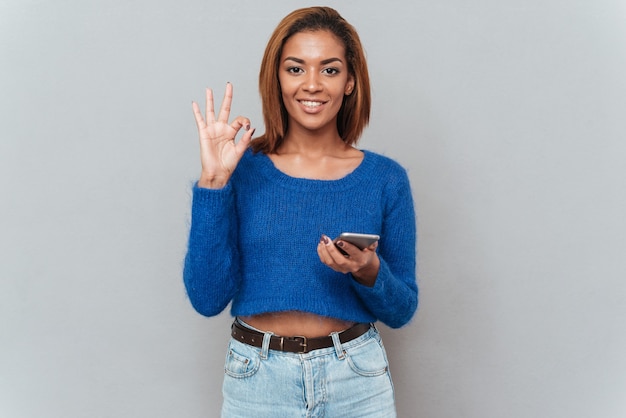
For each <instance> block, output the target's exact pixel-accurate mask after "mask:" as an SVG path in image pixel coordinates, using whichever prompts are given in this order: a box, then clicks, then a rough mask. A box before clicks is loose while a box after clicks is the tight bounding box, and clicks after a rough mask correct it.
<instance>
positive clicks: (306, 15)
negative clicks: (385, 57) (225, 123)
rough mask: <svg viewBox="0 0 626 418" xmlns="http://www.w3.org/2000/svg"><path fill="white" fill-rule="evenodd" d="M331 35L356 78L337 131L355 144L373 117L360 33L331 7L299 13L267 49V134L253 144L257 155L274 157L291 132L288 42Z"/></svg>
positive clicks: (262, 82)
mask: <svg viewBox="0 0 626 418" xmlns="http://www.w3.org/2000/svg"><path fill="white" fill-rule="evenodd" d="M320 30H325V31H329V32H331V33H332V34H333V35H335V36H336V37H337V38H339V40H340V41H341V42H342V43H343V45H344V47H345V50H346V60H347V62H348V72H349V74H350V75H351V76H352V77H354V82H355V83H354V90H353V91H352V93H351V94H350V95H347V96H344V98H343V103H342V105H341V109H340V110H339V114H338V116H337V130H338V132H339V136H341V139H343V141H344V142H345V143H347V144H350V145H352V144H355V143H356V142H357V141H358V140H359V137H360V136H361V133H362V132H363V129H365V127H366V126H367V124H368V122H369V117H370V107H371V93H370V82H369V74H368V71H367V62H366V60H365V52H364V51H363V46H362V44H361V40H360V38H359V35H358V34H357V32H356V30H355V29H354V27H353V26H352V25H350V24H349V23H348V22H347V21H346V20H345V19H344V18H343V17H341V15H340V14H339V13H337V11H336V10H334V9H332V8H330V7H309V8H304V9H298V10H295V11H293V12H291V13H290V14H289V15H287V16H286V17H285V18H284V19H283V20H282V21H281V22H280V23H279V24H278V26H277V27H276V29H275V30H274V33H273V34H272V36H271V37H270V40H269V41H268V43H267V47H266V48H265V54H264V56H263V61H262V62H261V71H260V73H259V92H260V94H261V100H262V102H263V120H264V122H265V134H264V135H262V136H260V137H259V138H257V139H255V140H254V141H252V149H253V150H254V151H255V152H259V151H261V152H264V153H272V152H275V151H276V150H277V149H278V147H279V146H280V145H281V143H282V141H283V138H284V136H285V134H286V132H287V128H288V115H287V110H286V109H285V105H284V103H283V100H282V95H281V89H280V83H279V81H278V68H279V64H280V57H281V55H282V52H283V46H284V45H285V42H286V41H287V39H289V38H290V37H291V36H293V35H295V34H296V33H299V32H303V31H320Z"/></svg>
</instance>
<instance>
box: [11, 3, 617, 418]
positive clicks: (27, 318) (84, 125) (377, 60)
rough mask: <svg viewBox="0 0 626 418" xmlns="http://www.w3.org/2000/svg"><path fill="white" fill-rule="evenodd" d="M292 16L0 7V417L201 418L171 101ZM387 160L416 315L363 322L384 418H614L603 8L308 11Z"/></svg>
mask: <svg viewBox="0 0 626 418" xmlns="http://www.w3.org/2000/svg"><path fill="white" fill-rule="evenodd" d="M304 5H308V3H304V2H301V1H272V2H260V1H228V2H227V1H223V2H214V1H206V0H203V1H198V0H192V1H185V2H166V1H156V2H155V1H147V0H138V1H104V0H94V1H80V0H57V1H47V2H46V1H35V0H0V139H1V141H0V190H1V192H2V198H1V206H0V210H1V216H0V257H2V259H1V263H0V279H1V280H0V416H2V417H7V418H14V417H15V418H22V417H64V418H67V417H77V418H78V417H81V418H82V417H155V418H156V417H215V416H217V412H216V411H217V410H218V408H219V404H220V399H221V394H220V385H221V379H222V364H223V356H224V347H225V344H226V341H227V338H228V325H229V322H230V319H229V317H228V314H222V315H221V316H219V317H217V318H211V319H207V318H203V317H201V316H199V315H197V314H196V313H195V312H194V311H193V310H192V308H191V307H190V305H189V303H188V302H187V299H186V295H185V292H184V288H183V285H182V281H181V264H182V259H183V257H184V254H185V242H186V238H187V230H188V223H189V209H190V208H189V204H190V186H191V184H192V182H193V180H194V179H195V178H196V176H197V175H198V174H199V160H198V147H197V142H196V131H195V125H194V122H193V117H192V113H191V106H190V102H191V100H202V98H203V89H204V87H206V86H211V87H214V88H215V90H216V92H217V94H218V95H221V94H222V92H223V89H224V85H225V83H226V82H227V81H230V82H232V83H233V84H234V86H235V105H234V113H235V114H244V115H247V116H249V117H250V118H251V119H252V120H253V123H254V124H255V125H256V126H257V127H258V128H259V130H258V132H261V131H262V125H261V124H262V119H261V116H260V114H261V113H260V101H259V99H258V95H257V73H258V67H259V63H260V60H261V55H262V53H263V48H264V46H265V43H266V41H267V39H268V37H269V35H270V32H271V31H272V29H273V28H274V27H275V25H276V24H277V23H278V21H279V20H280V18H282V17H283V16H284V15H285V14H286V13H288V12H289V11H291V10H292V9H294V8H296V7H300V6H304ZM330 5H332V6H335V7H336V8H337V9H338V10H339V11H340V12H341V13H342V14H343V15H344V16H345V17H346V18H347V19H348V20H349V21H351V22H352V23H353V24H354V25H355V26H356V27H357V28H358V30H359V32H360V34H361V36H362V39H363V42H364V44H365V47H366V49H367V53H368V58H369V63H370V68H371V76H372V82H373V89H374V90H373V94H374V107H373V115H372V117H373V120H372V123H371V127H370V128H369V130H367V131H366V134H365V137H364V139H363V141H362V143H361V145H362V147H364V148H369V149H372V150H375V151H378V152H381V153H384V154H386V155H388V156H390V157H393V158H395V159H397V160H398V161H400V162H401V163H402V164H403V165H404V166H405V167H407V169H408V170H409V173H410V176H411V180H412V185H413V188H414V194H415V198H416V201H417V204H418V210H419V234H420V241H419V260H420V278H419V284H420V286H421V305H420V307H419V312H418V315H417V317H416V319H415V320H414V321H413V322H412V323H411V324H410V325H409V326H408V327H406V328H404V329H401V330H398V331H392V330H389V329H386V328H384V327H383V329H382V332H383V333H384V338H385V341H386V345H387V347H388V351H389V355H390V358H391V363H392V373H393V374H394V378H395V384H396V392H397V399H398V408H399V414H400V416H401V417H408V418H413V417H426V418H449V417H465V418H472V417H476V418H479V417H480V418H502V417H507V418H523V417H524V418H525V417H550V418H552V417H568V418H572V417H580V418H582V417H599V418H618V417H624V416H626V396H625V395H626V355H624V353H625V352H626V333H625V332H624V324H625V323H626V306H625V304H626V285H625V283H624V282H625V279H626V257H624V255H625V253H626V251H625V250H626V221H625V216H624V213H625V211H626V169H625V168H624V159H625V155H626V142H625V141H624V140H625V139H626V117H625V116H626V115H625V113H626V82H625V80H626V79H625V77H624V74H626V4H625V3H624V2H623V1H609V0H595V1H591V0H588V1H576V0H574V1H567V2H565V1H557V0H547V1H546V0H542V1H538V0H530V1H525V2H519V1H511V0H504V1H503V0H498V1H495V0H485V1H481V2H475V1H474V2H472V1H470V2H468V1H464V0H444V1H420V0H418V1H411V2H409V1H406V2H394V1H387V2H384V3H381V2H379V1H349V2H348V1H345V2H339V1H335V2H331V3H330Z"/></svg>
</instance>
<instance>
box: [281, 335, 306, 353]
mask: <svg viewBox="0 0 626 418" xmlns="http://www.w3.org/2000/svg"><path fill="white" fill-rule="evenodd" d="M285 340H287V341H289V342H295V343H298V344H299V345H300V347H301V350H300V351H297V353H306V351H307V339H306V337H304V336H302V335H296V336H294V337H281V338H280V349H281V351H284V350H283V348H284V344H285Z"/></svg>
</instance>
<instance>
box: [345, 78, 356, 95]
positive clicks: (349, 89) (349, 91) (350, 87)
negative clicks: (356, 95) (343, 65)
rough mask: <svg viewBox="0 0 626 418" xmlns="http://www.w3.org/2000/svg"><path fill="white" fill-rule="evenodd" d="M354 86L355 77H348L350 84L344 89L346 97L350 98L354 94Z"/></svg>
mask: <svg viewBox="0 0 626 418" xmlns="http://www.w3.org/2000/svg"><path fill="white" fill-rule="evenodd" d="M354 85H355V81H354V76H353V75H350V76H349V77H348V82H347V83H346V88H345V89H344V94H345V95H346V96H349V95H351V94H352V92H353V91H354Z"/></svg>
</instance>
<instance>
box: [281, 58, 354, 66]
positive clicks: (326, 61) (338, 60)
mask: <svg viewBox="0 0 626 418" xmlns="http://www.w3.org/2000/svg"><path fill="white" fill-rule="evenodd" d="M285 61H294V62H297V63H298V64H304V60H303V59H300V58H296V57H287V58H285ZM331 62H340V63H342V64H343V61H342V60H341V59H339V58H327V59H325V60H322V61H320V64H322V65H326V64H330V63H331Z"/></svg>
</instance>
